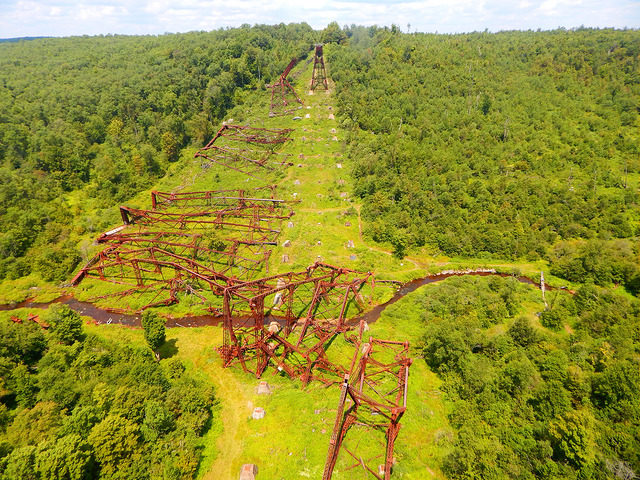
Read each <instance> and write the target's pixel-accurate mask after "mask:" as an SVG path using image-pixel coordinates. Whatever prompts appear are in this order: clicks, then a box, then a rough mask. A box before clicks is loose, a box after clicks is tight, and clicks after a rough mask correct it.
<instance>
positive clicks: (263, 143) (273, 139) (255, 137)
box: [195, 124, 293, 178]
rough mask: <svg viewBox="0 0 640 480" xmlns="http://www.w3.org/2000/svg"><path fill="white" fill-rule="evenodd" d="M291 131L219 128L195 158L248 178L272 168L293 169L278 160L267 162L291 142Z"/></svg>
mask: <svg viewBox="0 0 640 480" xmlns="http://www.w3.org/2000/svg"><path fill="white" fill-rule="evenodd" d="M291 132H292V130H291V129H268V128H258V127H249V126H246V125H227V124H225V125H222V127H221V128H220V130H218V132H217V133H216V135H215V136H214V137H213V138H212V139H211V140H210V141H209V143H207V145H205V146H204V147H202V148H201V149H200V150H198V151H197V152H196V154H195V157H196V158H199V157H200V158H204V159H206V160H207V161H208V162H210V163H215V164H218V165H221V166H223V167H225V168H228V169H230V170H235V171H238V172H240V173H243V174H245V175H248V176H250V177H254V178H258V177H257V176H256V175H257V172H258V171H260V170H262V169H267V170H271V169H273V167H272V166H271V165H272V164H273V165H287V166H291V165H293V164H292V163H290V162H286V161H284V160H281V161H279V162H271V161H270V159H271V157H272V156H273V155H275V154H276V150H277V149H278V148H279V147H280V146H282V145H283V144H284V143H285V142H287V141H289V140H291V138H290V137H289V136H288V135H289V133H291Z"/></svg>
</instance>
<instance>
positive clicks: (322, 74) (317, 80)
mask: <svg viewBox="0 0 640 480" xmlns="http://www.w3.org/2000/svg"><path fill="white" fill-rule="evenodd" d="M320 85H322V86H324V89H325V90H329V85H328V84H327V70H326V69H325V68H324V56H323V55H322V44H318V45H316V53H315V57H314V58H313V75H312V76H311V90H315V89H316V87H318V86H320Z"/></svg>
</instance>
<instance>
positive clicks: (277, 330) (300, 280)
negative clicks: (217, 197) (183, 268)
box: [220, 262, 374, 384]
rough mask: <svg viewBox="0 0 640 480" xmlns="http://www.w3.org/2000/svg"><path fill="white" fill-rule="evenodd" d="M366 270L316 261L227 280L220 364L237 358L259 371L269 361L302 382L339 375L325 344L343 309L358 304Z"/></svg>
mask: <svg viewBox="0 0 640 480" xmlns="http://www.w3.org/2000/svg"><path fill="white" fill-rule="evenodd" d="M367 284H370V285H371V286H372V287H373V284H374V279H373V275H372V274H370V273H365V274H361V273H358V272H355V271H353V270H349V269H345V268H339V267H335V266H332V265H328V264H325V263H321V262H316V263H315V264H314V265H312V266H311V267H309V268H307V269H306V270H305V271H301V272H289V273H284V274H280V275H274V276H271V277H267V278H262V279H258V280H252V281H249V282H245V283H239V284H235V285H230V286H228V287H227V288H226V289H225V291H224V303H223V314H224V344H223V346H222V347H221V349H220V352H221V355H222V358H223V363H224V366H226V367H228V366H231V365H235V364H240V365H241V366H242V368H243V369H244V370H245V371H247V372H251V373H254V374H255V375H256V376H257V377H260V376H261V375H262V374H263V373H264V371H265V370H266V368H267V366H268V365H269V364H270V363H271V364H272V365H273V366H274V367H275V368H277V369H278V370H279V371H284V372H286V373H287V374H288V375H289V376H290V377H292V378H297V379H300V380H301V381H302V382H303V383H304V384H307V383H308V382H309V381H311V380H320V381H322V382H324V383H327V384H330V383H335V382H338V381H339V380H340V378H341V377H342V375H343V374H344V373H345V372H346V368H345V367H342V366H340V365H339V364H337V363H335V362H332V361H330V360H329V359H328V357H327V352H326V349H327V346H328V345H329V344H330V343H331V342H332V341H333V340H334V339H335V337H336V335H338V334H340V333H343V332H345V331H346V330H347V328H348V327H347V325H346V323H345V319H346V318H347V315H348V314H349V313H351V314H353V313H355V312H360V311H361V310H362V309H363V307H364V302H365V300H364V298H363V296H362V294H361V290H362V288H363V287H364V286H365V285H367Z"/></svg>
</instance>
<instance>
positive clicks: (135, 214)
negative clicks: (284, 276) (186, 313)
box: [72, 187, 293, 309]
mask: <svg viewBox="0 0 640 480" xmlns="http://www.w3.org/2000/svg"><path fill="white" fill-rule="evenodd" d="M266 189H268V190H269V192H270V197H271V198H254V197H247V196H246V195H245V192H244V191H242V190H234V191H228V190H227V191H205V192H184V193H178V194H168V193H163V192H153V193H152V196H151V200H152V204H154V205H155V206H156V207H159V206H160V205H161V206H162V209H161V210H160V209H155V210H141V209H133V208H129V207H120V213H121V216H122V220H123V222H124V225H122V226H120V227H117V228H114V229H112V230H110V231H108V232H105V233H104V234H102V235H101V236H100V237H99V238H98V239H97V242H98V243H103V244H105V245H106V247H105V248H104V249H103V250H102V251H101V252H100V253H99V254H97V255H96V256H95V257H94V258H92V259H91V260H90V261H89V262H88V263H87V265H85V266H84V267H83V268H82V269H81V270H80V271H79V272H78V274H76V276H75V277H74V278H73V280H72V284H73V285H77V284H78V283H80V282H81V281H82V280H83V279H84V278H86V277H93V278H98V279H100V280H103V281H108V282H111V283H115V284H119V285H128V286H130V287H133V288H131V289H128V290H126V291H124V292H117V293H115V294H112V295H107V296H113V295H116V296H127V295H134V294H135V293H136V292H137V293H141V294H143V293H145V292H150V291H155V292H157V295H156V297H155V298H154V301H152V302H150V303H148V304H147V305H145V306H144V307H142V309H145V308H149V307H152V306H157V305H160V304H162V305H168V304H170V303H174V302H176V301H177V300H178V298H177V293H178V292H180V291H183V292H189V293H191V294H193V295H195V296H197V297H199V298H200V299H201V300H202V301H203V303H204V301H205V297H204V293H205V292H210V293H212V294H213V295H218V296H221V295H222V294H223V292H224V288H226V287H227V286H229V285H233V284H235V283H241V282H242V281H247V280H249V279H250V278H252V277H253V276H255V275H256V274H257V273H259V272H261V271H262V270H263V269H264V270H265V271H266V272H267V273H268V260H269V255H270V253H271V252H270V247H272V246H274V245H277V239H278V236H279V234H280V230H279V225H280V223H281V221H282V220H283V219H288V218H290V217H291V216H292V215H293V212H292V211H289V212H286V213H285V211H284V209H283V208H281V207H283V206H284V204H285V203H284V202H282V201H281V200H279V199H277V198H275V187H266ZM260 190H265V188H264V187H262V188H260V189H256V191H260ZM229 193H231V195H227V194H229ZM260 193H262V192H260ZM202 202H204V203H205V205H202ZM189 208H192V209H196V210H192V211H185V209H189ZM149 226H153V227H155V228H158V227H159V228H160V229H162V230H161V231H157V230H156V231H148V230H147V228H148V227H149ZM220 230H221V233H222V236H224V237H225V238H219V236H218V235H215V236H213V237H210V236H209V235H208V233H209V232H215V233H218V232H219V231H220ZM234 232H235V238H234ZM206 242H210V245H216V244H217V243H220V242H222V243H223V244H225V245H226V246H227V247H228V248H225V251H218V250H215V249H214V248H210V247H209V246H207V244H206ZM166 291H168V292H169V296H168V298H166V299H164V300H158V301H156V300H157V298H158V296H159V295H161V294H162V292H166ZM104 297H106V296H103V297H99V298H104Z"/></svg>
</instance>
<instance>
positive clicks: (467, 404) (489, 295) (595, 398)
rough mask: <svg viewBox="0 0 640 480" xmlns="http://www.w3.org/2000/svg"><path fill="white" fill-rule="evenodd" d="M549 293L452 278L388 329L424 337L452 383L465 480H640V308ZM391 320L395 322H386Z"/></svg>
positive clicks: (419, 295) (450, 456) (451, 414)
mask: <svg viewBox="0 0 640 480" xmlns="http://www.w3.org/2000/svg"><path fill="white" fill-rule="evenodd" d="M540 300H541V299H540V292H539V291H536V290H535V289H532V288H530V286H527V285H523V284H521V283H519V282H518V281H517V280H516V279H514V278H500V277H491V278H482V277H461V278H451V279H448V280H447V281H446V282H443V283H440V284H436V285H433V286H429V287H427V288H424V289H422V290H418V291H417V292H415V293H414V294H412V295H411V296H409V297H407V298H406V299H403V300H402V301H401V302H399V304H397V306H394V307H395V308H393V309H390V310H392V311H390V312H389V313H388V317H383V321H385V322H387V323H388V324H389V325H397V324H398V323H400V324H402V325H411V326H412V327H411V328H413V329H421V331H422V334H421V335H422V338H421V340H420V341H419V342H418V343H419V348H421V349H422V354H423V356H424V360H425V361H426V362H427V364H428V365H429V367H430V368H431V369H432V370H433V371H434V372H436V373H437V374H438V376H439V377H440V378H441V379H442V382H443V383H442V386H441V390H442V391H443V392H444V395H445V396H446V398H447V401H448V402H450V403H449V407H448V409H447V411H448V414H447V416H448V419H449V424H450V428H451V429H453V431H450V430H448V429H446V428H443V429H441V430H439V431H437V432H436V434H435V435H434V439H433V442H435V443H436V444H437V445H439V446H440V448H441V449H442V451H443V452H444V454H443V459H442V464H441V468H442V470H443V472H444V473H445V474H446V476H447V477H448V478H455V479H502V478H519V479H533V478H539V479H542V478H544V479H560V478H562V479H578V478H579V479H587V478H589V479H612V478H616V479H625V478H626V479H630V478H635V477H634V476H633V474H634V472H638V471H640V360H639V356H638V354H639V353H640V322H639V318H640V302H638V300H637V299H630V298H629V297H628V296H626V295H624V294H623V295H620V293H619V292H618V293H617V292H615V291H611V290H607V289H600V288H598V287H594V286H593V285H586V286H584V287H581V288H580V289H579V290H578V291H577V292H576V294H575V295H571V294H568V293H566V292H563V291H554V292H547V300H548V302H549V307H550V308H549V309H548V310H543V311H542V312H541V313H540V312H538V313H536V310H538V309H540V308H541V307H543V305H542V303H541V301H540ZM386 315H387V314H386Z"/></svg>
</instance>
